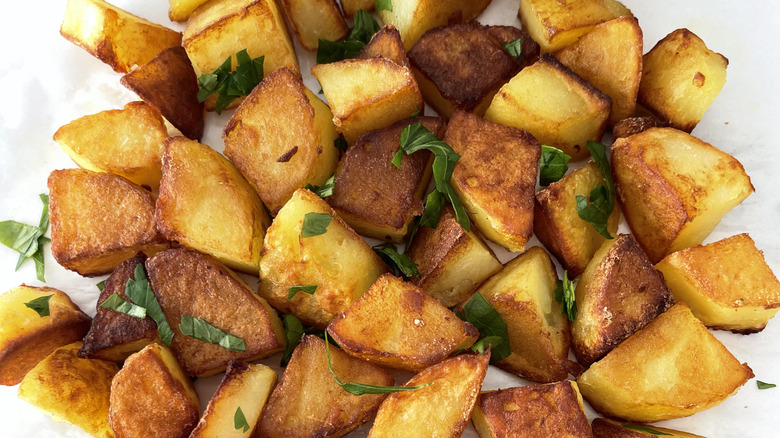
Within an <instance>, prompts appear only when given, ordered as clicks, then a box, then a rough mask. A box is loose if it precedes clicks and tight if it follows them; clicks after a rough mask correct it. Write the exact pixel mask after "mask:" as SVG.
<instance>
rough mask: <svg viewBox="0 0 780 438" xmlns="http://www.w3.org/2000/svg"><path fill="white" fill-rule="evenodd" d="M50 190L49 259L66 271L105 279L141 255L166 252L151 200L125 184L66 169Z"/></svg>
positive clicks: (115, 178) (118, 178)
mask: <svg viewBox="0 0 780 438" xmlns="http://www.w3.org/2000/svg"><path fill="white" fill-rule="evenodd" d="M48 185H49V211H50V218H51V253H52V255H53V256H54V259H55V260H57V262H58V263H59V264H60V265H62V266H63V267H64V268H65V269H70V270H71V271H76V272H78V273H79V274H81V275H84V276H88V277H91V276H95V275H103V274H108V273H110V272H111V271H113V270H114V269H115V268H116V267H117V266H119V265H120V264H121V263H122V262H124V261H125V260H127V259H129V258H130V257H133V256H134V255H136V254H138V253H139V252H144V253H145V254H147V255H151V254H154V253H156V252H158V251H162V250H163V249H165V248H167V247H168V244H167V243H166V241H165V239H164V238H163V237H162V236H161V235H160V234H159V233H157V227H156V226H155V221H154V197H152V194H151V193H149V192H148V191H146V190H144V189H142V188H141V187H139V186H137V185H135V184H133V183H131V182H130V181H128V180H126V179H125V178H123V177H121V176H119V175H114V174H111V173H97V172H92V171H91V170H85V169H64V170H55V171H53V172H52V173H51V174H50V175H49V181H48Z"/></svg>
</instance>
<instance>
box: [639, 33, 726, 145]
mask: <svg viewBox="0 0 780 438" xmlns="http://www.w3.org/2000/svg"><path fill="white" fill-rule="evenodd" d="M728 65H729V60H728V59H726V57H724V56H723V55H721V54H720V53H715V52H713V51H712V50H710V49H708V48H707V46H706V45H705V44H704V41H702V40H701V38H699V37H698V36H696V34H694V33H693V32H691V31H689V30H688V29H677V30H675V31H674V32H672V33H670V34H669V35H667V36H666V37H664V39H662V40H661V41H659V42H658V44H656V45H655V47H653V48H652V50H650V51H649V52H648V53H647V54H646V55H645V57H644V66H643V70H642V82H641V83H640V84H639V103H641V104H642V105H644V106H645V107H646V108H647V109H649V110H650V111H651V112H653V113H654V114H655V115H656V116H658V117H659V118H660V119H661V120H662V121H664V122H667V123H669V125H670V126H672V127H673V128H677V129H680V130H682V131H686V132H691V130H693V128H694V127H695V126H696V125H697V124H698V123H699V120H701V118H702V116H704V112H705V111H707V108H709V106H710V105H711V104H712V102H713V101H714V100H715V98H716V97H717V96H718V94H719V93H720V90H721V89H723V86H724V85H725V84H726V67H728Z"/></svg>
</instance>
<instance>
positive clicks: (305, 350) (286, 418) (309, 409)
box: [253, 335, 393, 438]
mask: <svg viewBox="0 0 780 438" xmlns="http://www.w3.org/2000/svg"><path fill="white" fill-rule="evenodd" d="M330 360H331V364H332V366H333V372H334V373H335V374H336V375H337V376H338V377H339V379H340V380H341V381H342V382H357V383H363V384H368V385H379V386H388V385H392V384H393V378H392V377H391V376H390V375H389V374H388V373H387V372H386V371H384V370H383V369H381V368H379V367H376V366H374V365H371V364H368V363H366V362H363V361H362V360H360V359H355V358H354V357H351V356H349V355H348V354H346V353H344V352H343V351H341V350H339V349H338V348H337V347H334V346H330ZM384 398H385V395H384V394H368V395H362V396H356V395H352V394H350V393H348V392H346V391H345V390H344V389H342V388H341V386H339V384H338V383H337V382H336V380H335V379H334V378H333V375H331V373H330V371H329V370H328V359H327V356H326V351H325V341H323V340H322V339H320V338H318V337H316V336H313V335H305V336H304V337H303V338H302V339H301V343H300V344H298V347H296V348H295V352H293V355H292V358H291V359H290V363H288V364H287V368H286V369H285V370H284V374H283V375H282V380H281V381H280V382H279V386H277V387H276V389H275V390H274V392H273V393H271V398H270V400H268V404H267V405H266V407H265V409H263V414H262V416H261V417H260V422H259V423H258V425H257V426H258V427H257V429H256V431H255V434H254V435H253V437H255V438H274V437H301V438H303V437H311V436H318V437H340V436H344V435H346V434H348V433H349V432H351V431H353V430H354V429H356V428H357V427H358V426H360V425H361V424H363V423H365V422H366V421H368V420H369V419H371V417H372V416H373V415H374V412H376V409H377V407H379V403H381V402H382V400H383V399H384Z"/></svg>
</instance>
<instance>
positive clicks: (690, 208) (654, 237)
mask: <svg viewBox="0 0 780 438" xmlns="http://www.w3.org/2000/svg"><path fill="white" fill-rule="evenodd" d="M692 156H695V157H696V159H695V160H694V159H691V157H692ZM612 174H613V175H614V178H615V188H616V190H617V195H618V198H619V199H620V205H621V207H622V209H623V214H624V215H625V217H626V222H628V225H629V227H631V231H632V232H633V233H634V236H635V237H636V240H637V241H638V242H639V245H640V246H641V247H642V249H643V250H644V251H645V253H646V254H647V255H648V257H650V261H652V262H653V263H658V262H659V261H660V260H661V259H662V258H663V257H664V256H665V255H667V254H669V253H671V252H674V251H678V250H681V249H683V248H687V247H689V246H692V245H696V244H697V243H701V242H702V241H703V240H704V239H705V238H706V237H707V236H708V235H709V234H710V232H712V230H713V229H714V228H715V226H716V225H717V224H718V222H720V218H721V217H723V215H725V214H726V213H727V212H728V211H729V210H731V209H732V208H734V207H735V206H737V205H738V204H739V203H740V202H742V201H743V200H744V199H745V198H747V197H748V196H749V195H750V194H751V193H753V191H754V189H753V185H752V184H751V183H750V177H749V176H748V175H747V174H746V173H745V170H744V168H743V167H742V164H740V163H739V161H737V160H736V159H735V158H734V157H732V156H731V155H729V154H727V153H725V152H723V151H721V150H719V149H717V148H716V147H714V146H712V145H711V144H709V143H705V142H703V141H701V140H699V139H698V138H696V137H693V136H691V135H689V134H686V133H684V132H682V131H678V130H676V129H672V128H651V129H648V130H647V131H644V132H642V133H640V134H636V135H632V136H631V137H628V138H621V139H618V140H617V141H616V142H615V143H614V144H613V145H612Z"/></svg>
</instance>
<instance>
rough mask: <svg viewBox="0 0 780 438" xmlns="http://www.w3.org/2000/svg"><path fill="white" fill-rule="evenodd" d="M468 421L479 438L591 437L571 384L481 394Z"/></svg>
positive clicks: (576, 392) (579, 396) (579, 397)
mask: <svg viewBox="0 0 780 438" xmlns="http://www.w3.org/2000/svg"><path fill="white" fill-rule="evenodd" d="M471 419H472V420H473V421H474V427H475V428H476V429H477V432H478V433H479V436H480V438H499V437H510V436H511V437H516V438H523V437H527V438H548V437H549V438H581V437H591V436H592V435H591V430H590V424H589V423H588V417H587V416H585V410H584V407H583V405H582V396H581V395H580V391H579V389H578V388H577V384H576V383H575V382H572V381H564V382H559V383H553V384H549V385H530V386H522V387H514V388H507V389H502V390H498V391H487V392H483V393H481V394H480V395H479V398H478V399H477V403H476V405H475V406H474V412H473V413H472V414H471ZM542 419H543V420H542Z"/></svg>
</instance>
